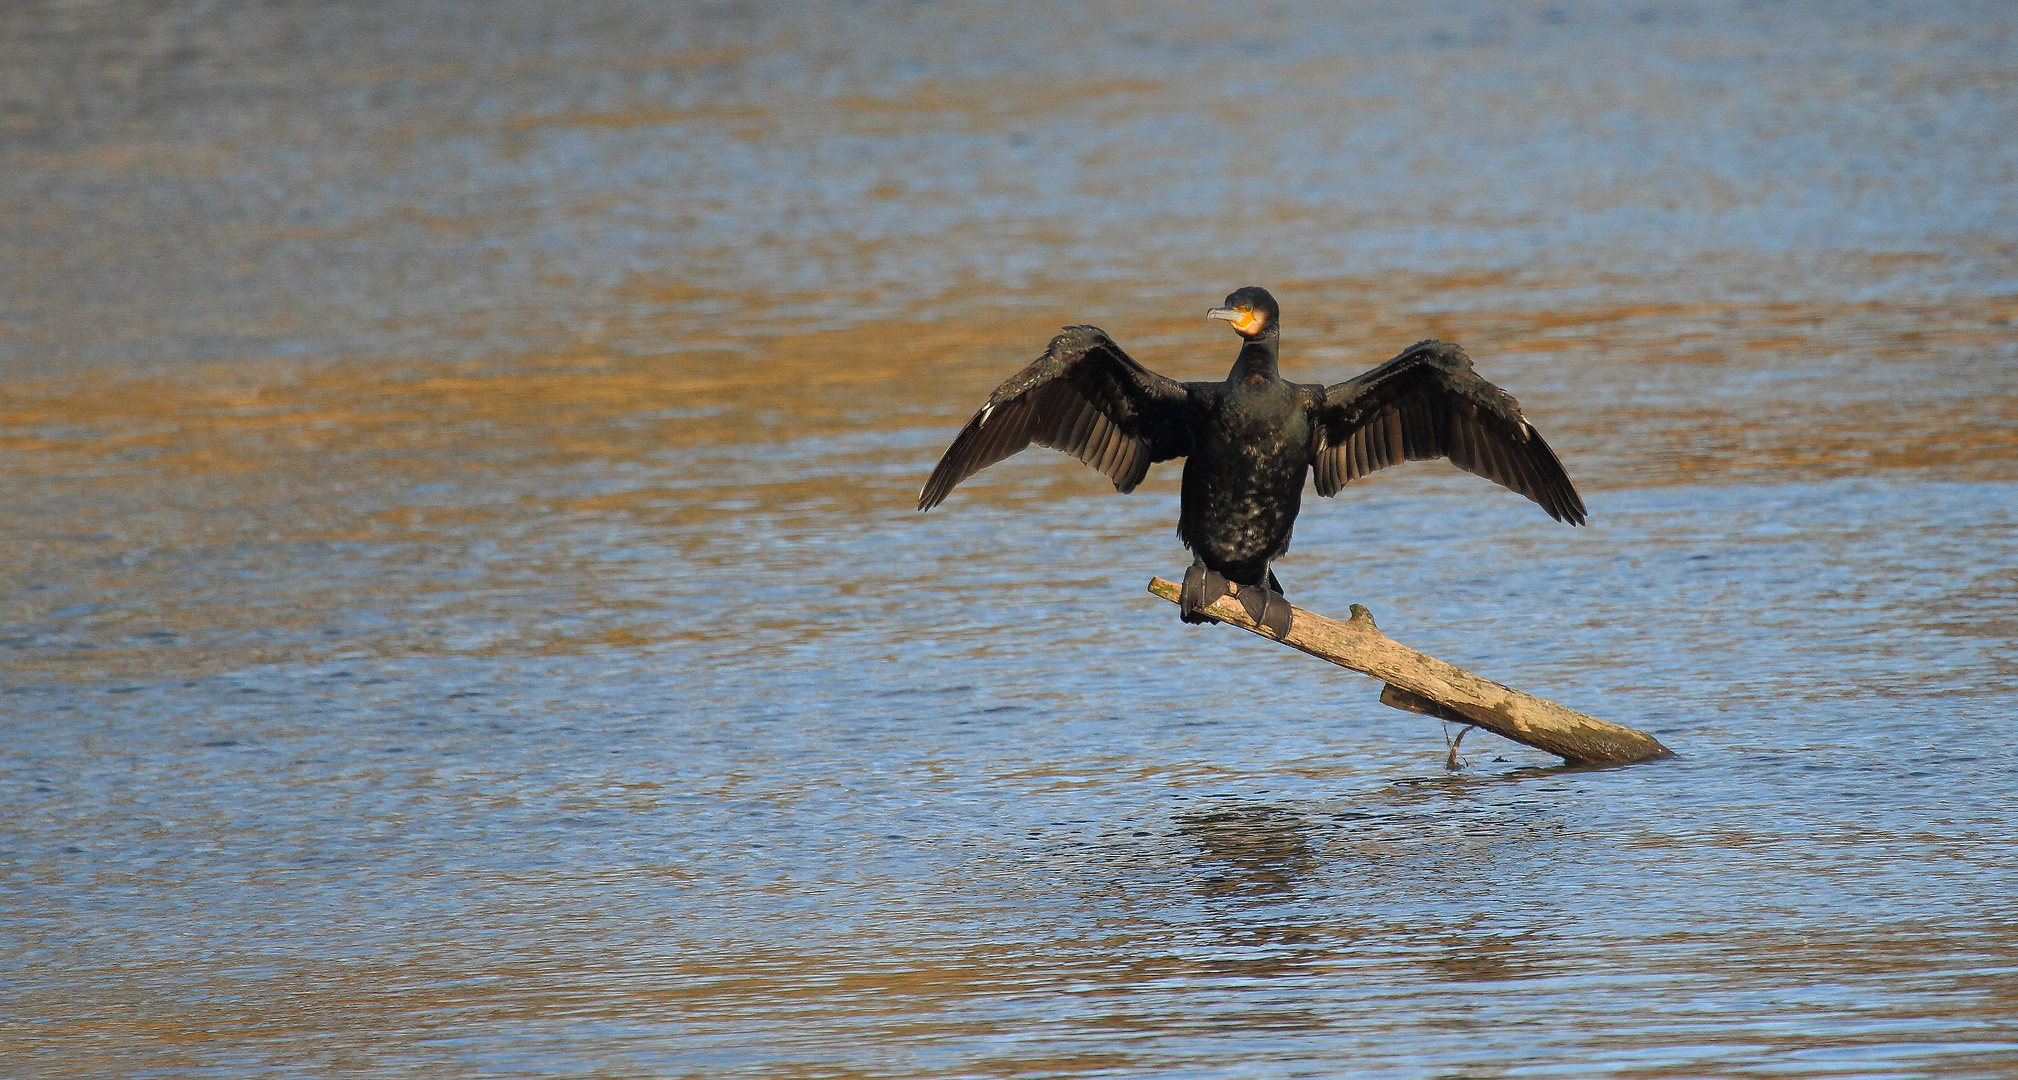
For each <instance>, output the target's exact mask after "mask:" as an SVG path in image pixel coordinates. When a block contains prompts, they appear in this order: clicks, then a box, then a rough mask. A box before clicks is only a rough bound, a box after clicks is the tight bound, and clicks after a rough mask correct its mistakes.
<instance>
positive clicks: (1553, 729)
mask: <svg viewBox="0 0 2018 1080" xmlns="http://www.w3.org/2000/svg"><path fill="white" fill-rule="evenodd" d="M1178 588H1179V586H1178V584H1177V583H1176V582H1174V581H1165V580H1164V579H1162V578H1160V577H1159V578H1151V579H1150V580H1149V591H1150V592H1153V593H1155V594H1156V595H1158V596H1160V597H1162V598H1164V599H1165V600H1168V601H1170V602H1171V603H1173V604H1174V603H1176V602H1177V593H1178ZM1205 614H1207V615H1210V616H1212V617H1213V618H1215V619H1217V620H1219V621H1220V622H1223V623H1230V624H1232V625H1234V626H1238V627H1240V628H1241V629H1242V630H1247V631H1251V632H1253V633H1256V634H1259V635H1261V636H1262V637H1265V638H1268V639H1269V640H1271V641H1280V642H1282V643H1283V644H1284V645H1288V646H1289V647H1291V648H1293V649H1300V650H1302V651H1303V652H1307V653H1309V654H1310V655H1312V656H1315V657H1317V658H1318V659H1320V660H1329V661H1331V662H1332V663H1334V664H1337V665H1338V666H1340V667H1347V668H1351V669H1352V670H1354V671H1358V672H1363V673H1365V674H1368V675H1371V676H1373V677H1374V678H1376V679H1379V680H1380V681H1381V682H1383V683H1386V684H1387V686H1386V689H1384V690H1382V691H1381V695H1380V701H1381V704H1383V705H1390V706H1393V707H1394V708H1397V709H1405V710H1407V711H1409V712H1414V713H1421V714H1423V715H1425V716H1434V717H1438V718H1440V719H1443V720H1449V721H1452V722H1454V723H1460V724H1474V725H1477V726H1478V727H1482V728H1484V729H1486V730H1487V731H1490V732H1492V733H1493V734H1495V735H1499V736H1502V737H1504V738H1508V739H1512V740H1513V741H1515V742H1517V743H1525V744H1527V745H1528V746H1532V747H1534V748H1535V749H1537V750H1545V751H1547V752H1549V753H1551V754H1554V755H1556V756H1557V757H1559V758H1562V759H1563V760H1564V761H1566V762H1569V763H1570V764H1572V765H1622V764H1626V763H1628V762H1634V761H1647V760H1649V759H1652V758H1660V757H1669V756H1672V755H1673V753H1674V751H1672V750H1669V749H1668V748H1667V747H1665V746H1662V745H1661V743H1660V740H1658V739H1656V738H1654V737H1653V736H1652V735H1649V734H1647V733H1646V732H1644V731H1635V730H1634V729H1632V728H1629V727H1624V726H1621V725H1619V724H1613V723H1609V722H1607V721H1604V720H1600V719H1598V718H1597V717H1595V716H1586V715H1584V714H1583V713H1580V712H1577V711H1576V710H1575V709H1566V708H1564V707H1562V706H1561V705H1558V704H1556V703H1555V702H1553V701H1546V700H1544V699H1542V698H1538V697H1535V696H1534V695H1533V694H1524V693H1522V692H1520V691H1519V690H1515V689H1513V688H1511V687H1506V686H1501V685H1500V684H1499V683H1496V682H1493V681H1492V680H1490V679H1481V678H1479V677H1478V676H1476V675H1473V674H1472V673H1471V672H1469V671H1465V670H1464V669H1462V668H1459V667H1456V666H1455V665H1452V664H1447V663H1445V662H1443V661H1442V660H1438V659H1437V658H1436V657H1434V656H1427V655H1424V654H1423V653H1419V652H1417V651H1415V650H1414V649H1411V648H1409V647H1408V646H1406V645H1403V644H1401V643H1399V642H1397V641H1395V640H1394V639H1392V638H1389V637H1388V636H1387V635H1385V634H1383V633H1381V632H1380V631H1379V630H1378V629H1376V628H1375V627H1374V625H1373V616H1372V614H1370V613H1369V612H1368V611H1367V610H1366V609H1365V608H1363V607H1361V606H1359V605H1358V604H1354V605H1352V619H1351V620H1350V621H1348V622H1339V621H1338V620H1336V619H1327V618H1325V617H1324V616H1322V615H1319V614H1317V613H1315V612H1311V611H1305V610H1304V609H1302V608H1300V607H1296V606H1294V605H1291V607H1290V617H1289V632H1288V633H1287V634H1285V635H1283V636H1280V637H1278V636H1276V634H1275V633H1274V632H1273V631H1271V630H1269V629H1267V628H1265V627H1263V626H1261V625H1259V624H1257V623H1256V622H1255V621H1254V618H1253V616H1251V615H1249V614H1248V611H1247V609H1246V608H1245V607H1242V606H1241V603H1240V600H1239V598H1238V596H1237V595H1232V596H1222V597H1220V598H1219V599H1218V600H1216V601H1214V602H1213V604H1212V606H1211V607H1209V608H1206V609H1205Z"/></svg>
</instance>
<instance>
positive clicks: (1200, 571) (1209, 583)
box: [1177, 560, 1233, 623]
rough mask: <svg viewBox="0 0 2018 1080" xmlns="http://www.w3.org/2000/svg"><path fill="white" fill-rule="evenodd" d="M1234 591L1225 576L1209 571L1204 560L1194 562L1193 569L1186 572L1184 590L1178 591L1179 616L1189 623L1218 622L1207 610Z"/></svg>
mask: <svg viewBox="0 0 2018 1080" xmlns="http://www.w3.org/2000/svg"><path fill="white" fill-rule="evenodd" d="M1232 591H1233V587H1232V585H1231V584H1230V583H1229V582H1228V581H1227V580H1226V577H1225V575H1223V574H1220V573H1218V572H1217V571H1213V570H1207V569H1206V568H1205V563H1204V561H1203V560H1194V561H1193V562H1192V564H1191V569H1189V570H1186V571H1185V572H1184V586H1183V588H1181V589H1179V590H1178V591H1177V611H1178V615H1179V617H1181V618H1182V619H1183V620H1184V621H1185V622H1188V623H1208V622H1218V621H1219V620H1217V619H1215V618H1213V617H1212V616H1210V615H1207V614H1205V609H1206V608H1209V607H1211V606H1212V603H1213V601H1215V600H1218V599H1219V598H1220V597H1222V596H1225V595H1226V594H1227V593H1229V592H1232Z"/></svg>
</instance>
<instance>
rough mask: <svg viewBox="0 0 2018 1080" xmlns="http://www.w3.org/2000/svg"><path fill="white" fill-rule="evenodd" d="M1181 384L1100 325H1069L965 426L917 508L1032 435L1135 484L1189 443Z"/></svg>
mask: <svg viewBox="0 0 2018 1080" xmlns="http://www.w3.org/2000/svg"><path fill="white" fill-rule="evenodd" d="M1189 400H1190V398H1189V394H1188V392H1187V391H1186V390H1185V389H1184V384H1183V383H1180V382H1177V381H1175V380H1173V379H1166V378H1164V377H1163V376H1161V375H1158V374H1156V373H1155V372H1153V371H1151V370H1149V369H1148V368H1145V367H1143V366H1142V365H1141V364H1138V363H1136V362H1135V361H1134V360H1132V359H1130V358H1129V356H1128V354H1127V353H1124V352H1122V351H1121V346H1119V345H1116V344H1115V343H1114V339H1113V338H1110V337H1108V336H1107V334H1106V332H1105V331H1103V330H1101V329H1100V328H1099V327H1097V326H1068V327H1066V328H1065V329H1064V331H1062V332H1061V333H1060V334H1059V335H1058V336H1057V337H1055V338H1052V339H1051V347H1050V348H1048V349H1046V350H1045V351H1044V355H1043V356H1040V357H1038V358H1037V360H1036V361H1035V362H1034V363H1032V364H1031V365H1030V366H1029V367H1026V368H1024V369H1023V370H1022V371H1021V372H1019V373H1017V375H1016V377H1015V378H1012V379H1010V380H1009V381H1008V382H1005V383H1003V384H1002V385H1001V386H1000V387H997V388H996V390H995V392H994V393H993V394H990V395H989V396H988V403H987V404H986V405H983V406H981V411H980V412H977V413H975V414H974V418H973V419H972V420H969V421H967V426H966V427H964V428H961V429H960V434H959V435H958V436H957V437H956V438H954V440H953V445H952V446H950V447H947V448H946V454H945V456H944V457H942V458H940V459H939V467H938V468H936V469H933V470H932V478H931V479H929V480H927V481H925V489H924V490H923V491H921V492H919V493H918V509H920V510H930V509H931V508H933V507H935V506H937V505H939V504H940V503H941V502H942V501H944V500H945V498H946V496H947V495H948V494H949V493H950V492H952V490H953V487H954V485H956V484H958V483H960V481H962V480H965V479H967V478H968V477H970V476H972V475H974V474H975V473H977V472H980V471H981V470H982V469H985V468H987V467H988V466H990V465H993V464H995V463H996V462H998V461H1001V460H1002V459H1004V458H1006V457H1009V456H1010V455H1012V454H1015V453H1017V452H1019V451H1021V450H1022V449H1023V448H1024V447H1026V446H1029V445H1030V444H1031V443H1033V442H1034V443H1036V444H1037V445H1039V446H1048V447H1051V448H1053V449H1055V450H1063V451H1064V452H1066V453H1068V454H1071V455H1072V456H1073V457H1076V458H1078V459H1079V460H1081V461H1083V462H1085V463H1086V464H1088V465H1091V466H1092V467H1094V468H1095V469H1098V470H1100V472H1101V473H1103V474H1105V475H1106V477H1107V478H1108V479H1109V480H1112V481H1114V487H1115V489H1116V490H1117V491H1123V492H1128V491H1133V490H1135V485H1137V484H1139V483H1141V482H1142V478H1143V477H1144V476H1145V475H1147V474H1148V472H1149V466H1150V464H1151V463H1152V462H1157V461H1167V460H1169V459H1171V458H1174V457H1182V456H1184V455H1185V454H1188V453H1190V452H1191V435H1190V431H1189V429H1188V427H1187V425H1186V423H1185V407H1186V403H1187V402H1188V401H1189Z"/></svg>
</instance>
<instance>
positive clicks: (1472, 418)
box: [1311, 341, 1585, 525]
mask: <svg viewBox="0 0 2018 1080" xmlns="http://www.w3.org/2000/svg"><path fill="white" fill-rule="evenodd" d="M1311 417H1312V420H1313V421H1315V422H1314V423H1313V424H1312V427H1313V428H1314V429H1315V430H1314V435H1315V438H1316V441H1317V445H1316V447H1315V450H1316V454H1315V458H1316V460H1315V462H1314V464H1315V465H1316V469H1315V476H1314V477H1313V479H1315V480H1316V482H1317V493H1318V494H1319V495H1324V496H1331V495H1334V494H1336V493H1337V492H1338V489H1339V488H1341V487H1344V486H1345V485H1346V484H1347V483H1350V482H1351V481H1353V480H1357V479H1359V478H1360V477H1362V476H1364V475H1366V474H1367V473H1370V472H1374V471H1375V470H1378V469H1385V468H1387V467H1388V466H1390V465H1399V464H1401V463H1402V462H1403V461H1421V460H1424V459H1426V458H1439V457H1447V458H1449V459H1450V462H1451V464H1453V465H1456V466H1457V467H1458V468H1460V469H1463V470H1465V471H1466V472H1469V473H1473V474H1476V475H1478V476H1483V477H1485V478H1486V479H1488V480H1491V481H1492V482H1493V483H1496V484H1498V485H1500V486H1501V487H1504V488H1507V489H1509V490H1511V491H1516V492H1519V493H1520V494H1522V495H1525V496H1527V497H1528V498H1530V499H1533V500H1534V501H1535V502H1536V503H1538V504H1540V506H1541V508H1542V509H1543V510H1546V511H1548V513H1549V516H1550V517H1552V518H1555V519H1556V520H1557V521H1567V522H1569V523H1570V524H1572V525H1581V524H1583V523H1584V515H1585V510H1584V501H1583V499H1582V498H1581V497H1580V496H1578V495H1577V489H1576V485H1575V484H1572V483H1571V482H1570V478H1569V474H1568V473H1566V472H1564V471H1563V463H1562V462H1561V461H1560V460H1559V459H1557V457H1556V452H1555V451H1554V450H1551V449H1549V444H1548V442H1547V441H1546V440H1544V439H1543V438H1542V435H1541V432H1539V431H1536V430H1535V428H1534V425H1533V424H1530V423H1528V422H1527V417H1525V416H1523V415H1521V407H1520V402H1518V401H1515V400H1514V398H1513V395H1512V394H1509V393H1507V392H1506V391H1504V390H1502V389H1500V388H1499V387H1497V386H1494V385H1493V384H1492V383H1489V382H1487V381H1486V380H1484V379H1482V378H1480V377H1479V375H1478V373H1477V372H1475V371H1473V370H1472V366H1471V357H1469V356H1467V355H1465V351H1464V350H1463V349H1461V348H1459V347H1457V346H1456V345H1449V344H1445V343H1444V342H1441V341H1419V342H1417V343H1415V344H1414V345H1411V346H1409V347H1408V348H1406V349H1404V350H1402V353H1401V355H1400V356H1397V357H1395V358H1394V359H1392V360H1389V361H1388V362H1387V363H1385V364H1382V365H1380V366H1379V367H1377V368H1374V369H1373V370H1372V371H1369V372H1367V373H1366V374H1364V375H1361V376H1359V377H1358V378H1356V379H1350V380H1347V381H1346V382H1342V383H1339V384H1338V385H1336V386H1331V387H1326V388H1325V390H1324V393H1323V395H1322V397H1321V399H1320V400H1318V401H1317V402H1316V403H1315V404H1313V406H1312V408H1311Z"/></svg>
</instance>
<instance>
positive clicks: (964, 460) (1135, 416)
mask: <svg viewBox="0 0 2018 1080" xmlns="http://www.w3.org/2000/svg"><path fill="white" fill-rule="evenodd" d="M1205 314H1206V316H1207V317H1208V318H1213V319H1225V320H1226V321H1227V322H1230V323H1232V324H1233V329H1234V331H1235V332H1236V333H1238V334H1239V335H1240V336H1241V338H1242V339H1243V343H1242V345H1241V347H1240V356H1239V357H1238V358H1237V359H1235V360H1234V361H1233V370H1232V371H1229V372H1227V374H1226V381H1225V382H1188V383H1181V382H1177V381H1175V380H1172V379H1166V378H1164V377H1163V376H1161V375H1158V374H1156V373H1155V372H1153V371H1150V370H1149V369H1148V368H1145V367H1143V366H1142V365H1141V364H1138V363H1136V362H1135V361H1134V360H1131V359H1129V357H1128V354H1127V353H1124V352H1122V351H1121V346H1119V345H1116V344H1115V343H1114V339H1113V338H1110V337H1108V336H1107V334H1106V332H1105V331H1103V330H1101V329H1100V328H1099V327H1097V326H1068V327H1066V328H1065V329H1064V331H1063V332H1062V333H1060V334H1059V335H1058V336H1057V337H1055V338H1053V339H1051V347H1050V348H1049V349H1047V350H1045V352H1044V355H1043V356H1041V357H1038V358H1037V361H1036V362H1035V363H1033V364H1031V365H1030V366H1029V367H1026V368H1024V369H1023V370H1022V371H1021V372H1020V373H1018V374H1017V375H1016V377H1015V378H1013V379H1010V380H1009V381H1008V382H1005V383H1003V384H1002V385H1001V386H1000V387H997V388H996V390H995V392H994V393H993V394H991V395H989V397H988V403H987V404H986V405H983V406H981V411H980V412H978V413H975V414H974V418H973V419H972V420H969V421H967V426H966V427H964V428H962V429H960V434H959V436H958V437H957V438H955V439H954V440H953V445H952V446H950V447H948V448H947V450H946V455H945V456H944V457H942V458H940V459H939V466H938V468H935V469H933V470H932V478H931V479H929V480H927V481H925V489H924V490H923V491H921V492H920V493H919V494H918V509H920V510H930V509H931V508H932V507H934V506H937V505H939V503H940V502H942V501H944V500H945V498H946V496H947V494H949V493H950V492H951V491H952V490H953V487H954V485H956V484H958V483H959V482H960V481H962V480H965V479H967V478H968V477H970V476H972V475H974V474H975V473H977V472H980V471H981V470H982V469H985V468H987V467H988V466H990V465H993V464H995V463H996V462H998V461H1001V460H1002V459H1003V458H1006V457H1008V456H1010V455H1011V454H1014V453H1016V452H1017V451H1019V450H1022V449H1023V448H1024V447H1026V446H1029V445H1030V444H1031V443H1033V442H1035V443H1037V444H1038V445H1040V446H1049V447H1052V448H1054V449H1057V450H1063V451H1065V452H1066V453H1068V454H1071V455H1072V456H1074V457H1076V458H1078V459H1079V460H1081V461H1083V462H1085V463H1086V464H1088V465H1091V466H1093V467H1094V468H1095V469H1098V470H1100V471H1101V472H1102V473H1105V474H1106V476H1107V478H1108V479H1110V480H1112V481H1114V487H1115V488H1116V489H1117V490H1119V491H1122V492H1129V491H1133V490H1135V485H1137V484H1139V483H1141V482H1142V478H1143V477H1144V476H1145V475H1147V474H1148V472H1149V466H1150V465H1151V464H1152V463H1154V462H1158V461H1168V460H1169V459H1171V458H1175V457H1182V458H1185V459H1186V460H1185V462H1184V495H1183V501H1182V504H1181V509H1180V510H1179V512H1178V517H1177V535H1178V537H1179V538H1180V539H1182V540H1183V541H1184V546H1185V547H1187V548H1189V549H1190V550H1191V552H1192V554H1193V555H1194V559H1193V561H1192V564H1191V569H1190V570H1189V571H1187V572H1186V573H1185V575H1184V588H1183V590H1182V592H1181V593H1180V594H1179V599H1178V607H1179V610H1180V611H1181V613H1182V615H1183V618H1184V621H1186V622H1207V621H1209V619H1208V617H1207V616H1205V615H1203V614H1201V611H1202V610H1203V609H1204V608H1206V607H1208V606H1210V605H1211V604H1212V602H1213V601H1214V600H1217V599H1218V598H1219V597H1221V596H1223V595H1225V594H1226V593H1228V592H1231V591H1234V590H1232V589H1230V588H1228V585H1227V583H1228V582H1232V583H1233V584H1235V585H1240V586H1245V587H1247V588H1244V589H1242V590H1241V591H1240V599H1241V601H1242V603H1243V604H1244V605H1245V606H1247V608H1248V611H1249V613H1250V614H1252V615H1253V616H1254V618H1255V620H1256V621H1257V622H1262V623H1265V624H1268V625H1270V626H1271V627H1273V628H1274V629H1275V630H1276V633H1277V635H1278V636H1280V635H1281V634H1283V633H1286V632H1287V630H1288V621H1287V620H1288V615H1289V611H1288V603H1287V601H1283V602H1282V603H1281V604H1280V605H1279V606H1278V607H1277V608H1276V611H1274V612H1271V605H1270V603H1269V598H1270V595H1271V593H1273V594H1275V595H1280V594H1281V592H1282V585H1281V583H1280V582H1279V581H1277V580H1276V577H1275V573H1274V571H1273V570H1272V569H1271V568H1270V564H1272V563H1274V562H1275V560H1277V559H1279V558H1281V557H1282V553H1283V552H1285V551H1287V550H1288V549H1289V533H1290V529H1291V528H1292V527H1293V526H1294V525H1295V524H1296V514H1297V511H1298V509H1300V508H1301V506H1302V502H1303V480H1304V476H1305V475H1306V474H1308V473H1309V472H1310V471H1311V470H1312V469H1313V468H1315V469H1316V471H1317V493H1318V494H1319V495H1323V496H1327V497H1329V496H1331V495H1334V494H1336V493H1337V492H1338V489H1339V488H1342V487H1344V486H1345V485H1346V484H1347V483H1350V482H1351V481H1353V480H1357V479H1359V478H1360V477H1362V476H1365V475H1366V474H1368V473H1370V472H1373V471H1375V470H1378V469H1385V468H1387V467H1388V466H1390V465H1399V464H1401V463H1402V462H1404V461H1421V460H1423V459H1426V458H1438V457H1447V458H1449V459H1450V461H1451V463H1452V464H1454V465H1456V466H1457V467H1458V468H1461V469H1464V470H1465V471H1467V472H1471V473H1476V474H1477V475H1479V476H1483V477H1485V478H1486V479H1488V480H1491V481H1493V482H1494V483H1496V484H1499V485H1500V486H1502V487H1505V488H1507V489H1508V490H1511V491H1516V492H1519V493H1520V494H1522V495H1525V496H1527V497H1528V498H1530V499H1532V500H1534V501H1535V502H1536V503H1538V504H1539V505H1540V506H1541V508H1542V509H1543V510H1546V511H1548V514H1549V516H1550V517H1552V518H1555V519H1556V520H1557V521H1567V522H1569V523H1570V524H1572V525H1581V524H1583V523H1584V513H1585V511H1584V502H1583V499H1582V498H1580V497H1578V495H1577V489H1576V487H1575V485H1573V484H1571V483H1570V478H1569V476H1568V475H1567V474H1565V473H1564V472H1563V466H1562V462H1561V461H1559V460H1557V458H1556V455H1555V451H1553V450H1551V449H1549V444H1548V443H1547V442H1545V441H1543V439H1542V436H1541V432H1539V431H1536V430H1535V429H1534V425H1532V424H1529V423H1528V422H1527V418H1526V417H1524V416H1522V415H1521V409H1520V403H1519V402H1516V401H1515V400H1514V399H1513V395H1511V394H1508V393H1507V392H1506V391H1504V390H1501V389H1500V388H1499V387H1497V386H1494V385H1493V384H1491V383H1489V382H1487V381H1485V380H1484V379H1481V378H1479V376H1478V375H1477V373H1475V372H1474V371H1472V366H1471V357H1469V356H1466V355H1465V352H1464V350H1463V349H1460V348H1458V347H1457V346H1456V345H1448V344H1445V343H1443V342H1441V341H1422V342H1417V343H1416V344H1414V345H1411V346H1409V347H1408V348H1407V349H1404V350H1403V351H1402V353H1401V355H1399V356H1397V357H1395V358H1394V359H1392V360H1389V361H1388V362H1387V363H1385V364H1382V365H1380V366H1379V367H1377V368H1374V369H1373V370H1372V371H1369V372H1367V373H1366V374H1364V375H1361V376H1359V377H1358V378H1356V379H1350V380H1348V381H1346V382H1342V383H1339V384H1337V385H1336V386H1318V385H1311V384H1304V383H1292V382H1285V381H1284V380H1283V378H1282V376H1281V375H1279V374H1277V372H1276V364H1275V361H1276V349H1277V346H1278V344H1279V342H1280V329H1281V327H1280V325H1279V318H1278V316H1279V314H1280V310H1279V309H1278V308H1277V307H1276V304H1275V297H1273V296H1270V295H1269V294H1268V290H1266V289H1260V288H1255V287H1253V286H1249V287H1247V288H1244V289H1240V290H1238V291H1236V292H1234V293H1233V294H1232V295H1230V296H1228V297H1227V298H1226V306H1225V307H1218V308H1213V309H1212V310H1210V311H1208V312H1206V313H1205ZM1257 586H1258V588H1257ZM1257 608H1258V609H1259V610H1258V611H1257V610H1256V609H1257ZM1271 614H1275V615H1276V616H1277V617H1276V618H1274V619H1271V618H1270V615H1271Z"/></svg>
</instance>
